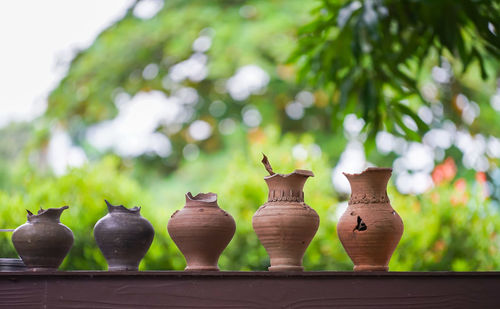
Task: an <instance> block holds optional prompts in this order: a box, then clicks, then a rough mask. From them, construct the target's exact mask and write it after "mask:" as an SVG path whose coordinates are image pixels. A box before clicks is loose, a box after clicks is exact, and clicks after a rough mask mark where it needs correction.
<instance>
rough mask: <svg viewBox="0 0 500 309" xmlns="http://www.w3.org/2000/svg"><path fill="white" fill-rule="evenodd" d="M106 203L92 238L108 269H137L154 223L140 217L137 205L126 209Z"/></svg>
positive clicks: (151, 238)
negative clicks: (106, 207) (102, 215)
mask: <svg viewBox="0 0 500 309" xmlns="http://www.w3.org/2000/svg"><path fill="white" fill-rule="evenodd" d="M105 202H106V204H107V205H108V212H109V213H108V214H107V215H106V216H104V217H103V218H101V219H100V220H99V221H97V223H96V225H95V227H94V238H95V241H96V242H97V245H98V246H99V249H101V252H102V254H103V255H104V258H105V259H106V261H107V262H108V270H109V271H120V270H138V269H139V263H140V262H141V260H142V258H143V257H144V256H145V255H146V252H147V251H148V249H149V247H150V246H151V243H152V242H153V238H154V235H155V231H154V229H153V226H152V225H151V223H149V221H148V220H146V219H145V218H143V217H142V216H141V208H140V207H134V208H130V209H128V208H125V207H124V206H123V205H119V206H113V205H111V204H110V203H109V202H108V201H105Z"/></svg>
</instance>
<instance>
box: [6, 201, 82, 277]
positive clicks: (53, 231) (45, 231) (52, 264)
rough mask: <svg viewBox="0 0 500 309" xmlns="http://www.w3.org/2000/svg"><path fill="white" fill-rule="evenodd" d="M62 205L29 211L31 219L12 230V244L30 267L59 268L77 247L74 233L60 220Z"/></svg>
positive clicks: (32, 268) (46, 269)
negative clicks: (35, 211)
mask: <svg viewBox="0 0 500 309" xmlns="http://www.w3.org/2000/svg"><path fill="white" fill-rule="evenodd" d="M68 208H69V207H68V206H63V207H61V208H49V209H47V210H43V209H40V210H39V211H38V214H36V215H34V214H33V213H31V212H30V211H29V210H27V212H28V222H26V223H25V224H23V225H21V226H20V227H18V228H17V229H15V230H14V233H12V243H13V244H14V248H16V251H17V253H18V254H19V256H20V257H21V259H22V260H23V262H24V264H25V265H26V267H27V269H28V270H31V271H55V270H57V269H58V268H59V266H60V265H61V263H62V261H63V260H64V257H66V255H67V254H68V252H69V250H70V249H71V247H72V246H73V240H74V238H73V232H71V230H70V229H69V228H68V227H66V226H65V225H64V224H62V223H61V222H60V221H59V218H60V217H61V214H62V212H63V211H64V210H65V209H68Z"/></svg>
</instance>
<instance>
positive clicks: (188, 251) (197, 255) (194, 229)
mask: <svg viewBox="0 0 500 309" xmlns="http://www.w3.org/2000/svg"><path fill="white" fill-rule="evenodd" d="M167 230H168V233H169V235H170V237H171V238H172V240H173V241H174V243H175V244H176V245H177V247H178V248H179V250H180V251H181V252H182V254H183V255H184V258H185V259H186V264H187V266H186V269H185V270H187V271H205V270H209V271H218V270H219V267H218V261H219V257H220V255H221V254H222V252H223V251H224V249H225V248H226V247H227V245H228V244H229V242H230V241H231V239H232V238H233V236H234V232H235V230H236V223H235V222H234V219H233V217H232V216H231V215H230V214H228V213H227V212H225V211H224V210H222V209H221V208H219V206H218V204H217V194H214V193H206V194H205V193H200V194H198V195H196V196H192V195H191V193H190V192H189V193H187V194H186V205H185V206H184V208H182V209H181V210H177V211H176V212H174V214H173V215H172V216H171V218H170V220H169V221H168V225H167Z"/></svg>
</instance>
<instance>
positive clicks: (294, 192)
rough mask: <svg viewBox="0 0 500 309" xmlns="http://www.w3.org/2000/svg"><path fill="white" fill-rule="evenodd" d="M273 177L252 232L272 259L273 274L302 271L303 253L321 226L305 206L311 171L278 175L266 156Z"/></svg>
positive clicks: (315, 216) (268, 177)
mask: <svg viewBox="0 0 500 309" xmlns="http://www.w3.org/2000/svg"><path fill="white" fill-rule="evenodd" d="M262 162H263V163H264V166H265V167H266V169H267V170H268V172H269V174H270V176H267V177H264V180H265V181H266V183H267V185H268V187H269V194H268V199H267V202H266V203H265V204H264V205H262V206H261V207H260V208H259V210H257V212H256V213H255V215H254V216H253V219H252V225H253V229H254V230H255V233H256V234H257V237H258V238H259V240H260V242H261V243H262V245H263V246H264V248H265V249H266V251H267V253H268V254H269V257H270V259H271V267H269V270H270V271H303V270H304V267H302V259H303V257H304V253H305V251H306V249H307V247H308V246H309V243H310V242H311V240H312V239H313V237H314V235H315V234H316V231H317V230H318V227H319V216H318V214H317V213H316V211H314V209H312V208H311V207H309V206H308V205H307V204H306V203H304V192H303V191H302V188H303V187H304V184H305V182H306V180H307V178H309V177H313V176H314V174H313V173H312V172H311V171H306V170H295V171H294V172H293V173H290V174H286V175H284V174H275V173H274V172H273V171H272V168H271V165H270V164H269V162H268V161H267V157H266V156H264V159H263V160H262Z"/></svg>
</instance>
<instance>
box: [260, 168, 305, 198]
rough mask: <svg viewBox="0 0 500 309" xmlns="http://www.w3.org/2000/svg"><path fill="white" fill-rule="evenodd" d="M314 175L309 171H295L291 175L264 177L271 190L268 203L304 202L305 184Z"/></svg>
mask: <svg viewBox="0 0 500 309" xmlns="http://www.w3.org/2000/svg"><path fill="white" fill-rule="evenodd" d="M313 176H314V174H313V172H311V171H307V170H295V171H293V172H292V173H290V174H273V175H270V176H267V177H264V180H265V181H266V183H267V186H268V188H269V195H268V201H270V202H274V201H291V202H303V201H304V192H303V188H304V184H305V183H306V181H307V179H308V178H309V177H313Z"/></svg>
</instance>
